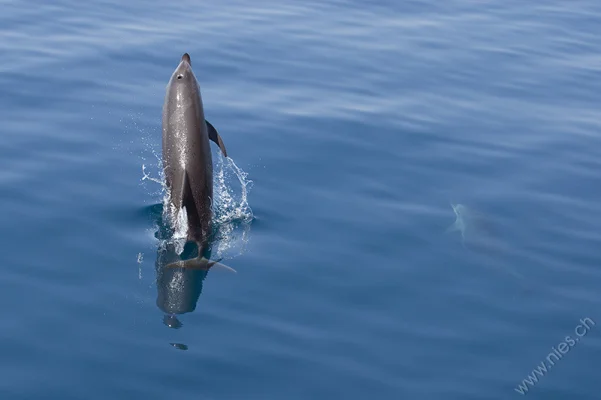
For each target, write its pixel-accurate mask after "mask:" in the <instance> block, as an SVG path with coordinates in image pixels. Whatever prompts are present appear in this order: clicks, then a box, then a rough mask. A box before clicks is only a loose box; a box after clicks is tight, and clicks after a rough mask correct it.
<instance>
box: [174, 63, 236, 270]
mask: <svg viewBox="0 0 601 400" xmlns="http://www.w3.org/2000/svg"><path fill="white" fill-rule="evenodd" d="M209 139H210V140H212V141H213V142H215V143H216V144H217V145H218V146H219V148H220V149H221V152H222V153H223V155H224V156H225V157H227V152H226V150H225V145H224V144H223V140H222V139H221V137H220V136H219V133H217V130H216V129H215V128H214V127H213V125H211V124H210V123H209V122H208V121H206V120H205V116H204V109H203V105H202V98H201V95H200V86H199V85H198V81H197V80H196V76H195V75H194V72H193V71H192V62H191V60H190V55H188V53H185V54H184V55H183V56H182V58H181V61H180V63H179V65H178V66H177V68H176V69H175V71H174V72H173V74H172V75H171V79H170V80H169V83H168V84H167V89H166V94H165V103H164V105H163V169H164V175H165V181H166V182H165V183H166V185H167V190H168V196H169V202H168V205H169V210H168V212H169V213H170V214H171V218H172V220H173V221H187V222H186V225H187V232H188V233H187V240H188V241H194V242H196V244H197V246H198V256H197V257H196V258H193V259H189V260H180V261H176V262H173V263H171V264H169V265H168V266H167V267H184V268H193V269H209V268H210V267H212V266H213V265H220V266H223V267H225V268H228V269H231V268H229V267H227V266H225V265H223V264H219V263H218V262H217V261H211V260H208V259H206V258H205V257H204V256H203V252H204V250H205V249H206V248H207V246H208V242H209V238H210V236H211V219H212V209H211V203H212V199H213V160H212V156H211V146H210V143H209Z"/></svg>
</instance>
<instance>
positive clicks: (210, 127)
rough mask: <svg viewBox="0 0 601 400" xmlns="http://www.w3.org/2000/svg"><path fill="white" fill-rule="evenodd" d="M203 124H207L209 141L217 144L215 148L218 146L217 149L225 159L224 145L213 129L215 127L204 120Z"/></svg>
mask: <svg viewBox="0 0 601 400" xmlns="http://www.w3.org/2000/svg"><path fill="white" fill-rule="evenodd" d="M205 122H206V123H207V132H208V133H209V139H211V140H212V141H213V142H215V143H217V146H219V148H220V149H221V152H222V153H223V156H224V157H227V151H225V145H224V144H223V140H222V139H221V136H219V133H217V129H215V127H214V126H213V125H211V123H210V122H209V121H207V120H205Z"/></svg>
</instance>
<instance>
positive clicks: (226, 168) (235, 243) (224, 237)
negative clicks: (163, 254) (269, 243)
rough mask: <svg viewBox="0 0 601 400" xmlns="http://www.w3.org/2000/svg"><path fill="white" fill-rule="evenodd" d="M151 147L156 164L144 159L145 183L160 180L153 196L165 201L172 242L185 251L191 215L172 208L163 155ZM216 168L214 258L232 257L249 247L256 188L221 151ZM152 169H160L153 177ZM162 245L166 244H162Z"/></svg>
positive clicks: (142, 179)
mask: <svg viewBox="0 0 601 400" xmlns="http://www.w3.org/2000/svg"><path fill="white" fill-rule="evenodd" d="M145 143H146V144H147V149H148V150H149V152H150V153H151V154H152V155H153V156H154V159H155V160H156V163H147V161H148V159H147V158H144V159H143V160H144V161H145V163H143V164H142V178H141V181H142V182H143V183H147V182H148V183H150V182H152V183H156V184H158V185H160V186H159V190H158V191H155V192H152V191H151V190H150V188H148V192H149V194H150V195H153V196H154V195H159V196H161V198H162V203H163V218H164V221H165V222H167V223H169V224H170V226H171V227H172V228H173V230H174V234H173V235H172V237H171V239H169V242H171V243H174V244H175V246H176V251H177V252H178V254H181V253H182V252H183V249H184V245H185V243H186V237H187V226H188V225H187V220H186V218H187V214H186V213H185V212H177V211H176V210H172V209H171V208H172V207H171V206H170V203H169V191H168V189H167V187H166V186H165V179H164V175H163V168H162V158H161V156H160V153H159V152H158V151H156V149H154V148H152V146H151V145H150V144H149V142H148V141H145ZM214 159H215V161H216V162H215V168H214V170H213V197H214V199H213V201H212V208H213V226H214V229H215V231H216V233H215V237H214V240H213V254H212V257H213V258H216V259H217V258H221V259H231V258H233V257H236V256H238V255H240V254H242V253H243V252H244V251H245V249H246V244H247V243H248V240H249V236H250V223H251V222H252V220H253V217H254V216H253V212H252V209H251V208H250V205H249V203H248V194H249V192H250V189H251V188H252V183H253V182H252V180H249V179H248V178H247V177H248V174H247V173H246V172H244V171H243V170H242V169H241V168H240V167H238V166H237V165H236V163H235V162H234V160H232V159H231V158H223V157H222V155H221V153H217V156H216V157H214ZM150 170H154V171H156V172H155V174H156V175H158V176H153V175H154V174H152V173H151V172H150ZM159 245H160V246H161V247H162V246H164V245H166V243H164V242H163V243H160V244H159Z"/></svg>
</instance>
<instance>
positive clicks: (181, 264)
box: [167, 256, 237, 273]
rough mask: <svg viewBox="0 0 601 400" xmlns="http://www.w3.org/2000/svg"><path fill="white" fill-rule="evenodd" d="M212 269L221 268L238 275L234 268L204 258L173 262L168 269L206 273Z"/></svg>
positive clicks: (168, 265)
mask: <svg viewBox="0 0 601 400" xmlns="http://www.w3.org/2000/svg"><path fill="white" fill-rule="evenodd" d="M211 267H220V268H224V269H227V270H228V271H231V272H234V273H237V271H236V270H235V269H233V268H232V267H228V266H227V265H225V264H222V263H220V262H219V261H211V260H208V259H206V258H204V257H202V256H198V257H195V258H191V259H189V260H179V261H175V262H172V263H171V264H167V268H187V269H198V270H205V271H208V270H209V269H210V268H211Z"/></svg>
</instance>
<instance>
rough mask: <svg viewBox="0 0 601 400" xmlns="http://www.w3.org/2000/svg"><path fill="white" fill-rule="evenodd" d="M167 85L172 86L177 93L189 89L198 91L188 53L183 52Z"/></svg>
mask: <svg viewBox="0 0 601 400" xmlns="http://www.w3.org/2000/svg"><path fill="white" fill-rule="evenodd" d="M169 86H170V87H172V88H174V89H175V90H176V91H177V92H178V93H182V92H185V91H190V90H192V91H199V87H198V81H197V80H196V76H195V75H194V72H193V71H192V61H191V60H190V55H189V54H188V53H184V55H183V56H182V59H181V61H180V63H179V65H178V66H177V68H176V69H175V71H173V74H172V75H171V80H170V81H169Z"/></svg>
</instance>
